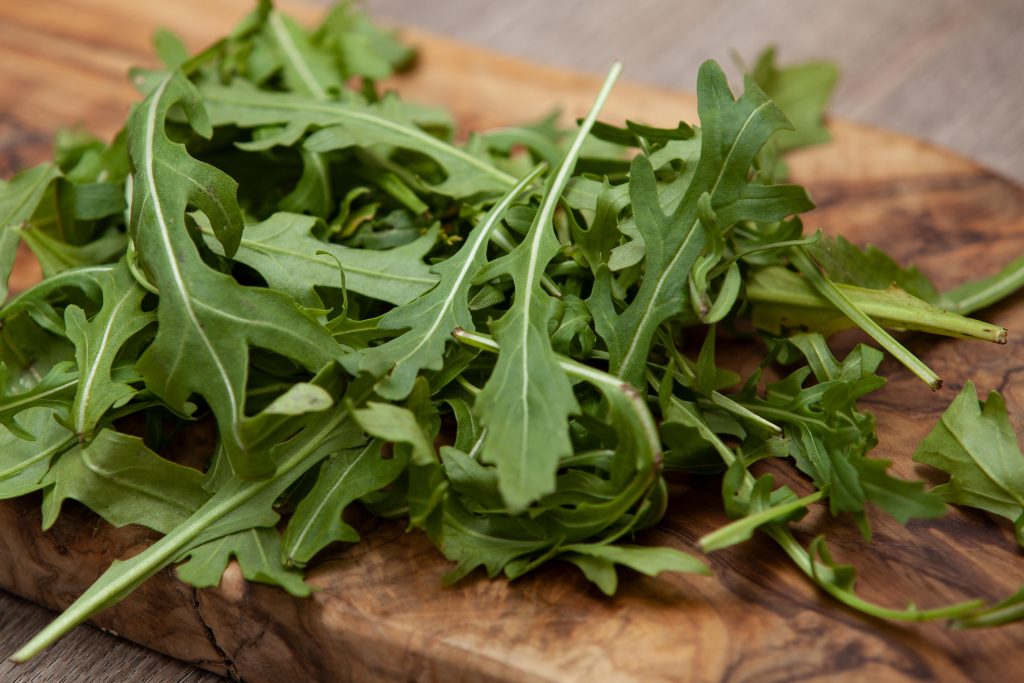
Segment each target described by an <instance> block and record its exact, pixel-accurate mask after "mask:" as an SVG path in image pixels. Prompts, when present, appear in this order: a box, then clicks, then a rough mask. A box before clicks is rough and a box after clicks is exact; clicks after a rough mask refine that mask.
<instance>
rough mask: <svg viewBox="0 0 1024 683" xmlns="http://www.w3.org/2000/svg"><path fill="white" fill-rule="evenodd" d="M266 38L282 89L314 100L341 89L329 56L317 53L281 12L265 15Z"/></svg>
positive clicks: (337, 75) (296, 25)
mask: <svg viewBox="0 0 1024 683" xmlns="http://www.w3.org/2000/svg"><path fill="white" fill-rule="evenodd" d="M264 31H265V34H266V35H267V36H268V38H270V40H271V41H272V42H273V44H274V47H275V49H276V51H277V56H278V59H279V61H280V64H281V69H282V71H283V75H284V82H285V86H286V87H287V88H288V89H289V90H292V91H294V92H296V93H300V94H302V95H307V96H309V97H312V98H314V99H317V100H327V99H329V98H330V96H331V92H332V91H337V90H340V89H341V85H342V84H341V76H340V74H339V73H338V69H337V68H336V67H335V65H334V64H333V63H332V60H331V55H330V54H327V53H325V52H322V51H320V50H318V49H317V48H316V47H315V46H314V45H313V44H312V42H311V41H310V39H309V36H308V35H307V34H306V31H305V30H303V29H302V27H301V26H299V25H298V24H297V23H296V22H295V20H294V19H292V18H291V17H288V16H285V15H284V14H281V13H280V12H276V11H271V12H269V13H268V14H267V19H266V27H265V29H264Z"/></svg>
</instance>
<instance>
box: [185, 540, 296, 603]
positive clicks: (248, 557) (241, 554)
mask: <svg viewBox="0 0 1024 683" xmlns="http://www.w3.org/2000/svg"><path fill="white" fill-rule="evenodd" d="M186 557H187V558H188V561H186V562H184V563H183V564H180V565H178V567H177V573H178V578H179V579H181V580H182V581H184V582H186V583H189V584H192V585H193V586H195V587H196V588H213V587H215V586H218V585H219V584H220V579H221V576H223V574H224V570H225V569H227V566H228V562H230V561H231V558H235V559H236V560H238V565H239V566H240V567H241V569H242V576H244V577H245V578H246V579H248V580H249V581H257V582H259V583H269V584H271V585H273V586H281V587H282V588H284V589H285V590H286V591H288V592H289V593H291V594H292V595H294V596H295V597H298V598H305V597H309V595H310V594H311V593H312V591H311V589H310V587H309V586H308V585H307V584H306V583H305V582H304V581H303V580H302V574H301V573H300V572H297V571H295V570H293V569H289V568H288V567H286V566H285V565H284V564H283V563H282V561H281V534H280V533H278V531H277V530H276V529H267V528H259V529H246V530H245V531H239V532H236V533H234V534H231V535H229V536H224V537H222V538H218V539H217V540H215V541H210V542H208V543H204V544H203V545H200V546H197V547H195V548H192V549H190V550H189V551H188V552H187V553H185V555H183V556H182V558H181V559H185V558H186Z"/></svg>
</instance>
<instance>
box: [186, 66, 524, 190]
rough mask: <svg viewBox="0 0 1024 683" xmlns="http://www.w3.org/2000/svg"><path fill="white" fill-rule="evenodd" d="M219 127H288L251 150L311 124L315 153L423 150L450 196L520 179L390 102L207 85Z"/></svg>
mask: <svg viewBox="0 0 1024 683" xmlns="http://www.w3.org/2000/svg"><path fill="white" fill-rule="evenodd" d="M202 93H203V98H204V102H205V103H206V105H207V107H208V109H209V112H210V118H211V120H212V122H213V124H214V126H224V125H229V124H231V125H236V126H239V127H242V128H253V127H263V126H284V127H285V128H284V129H283V131H282V132H281V133H280V134H279V135H277V136H274V137H271V138H267V139H265V140H262V141H261V142H260V143H259V145H252V144H250V145H247V146H246V148H247V149H261V148H262V149H266V148H269V147H271V146H273V145H275V144H287V145H291V144H293V143H294V142H295V141H296V140H298V139H299V138H300V137H301V136H302V135H303V134H304V133H305V132H306V130H307V129H309V128H320V130H319V131H318V132H317V133H315V134H314V135H313V136H311V137H310V138H309V139H308V140H307V141H306V144H305V147H306V149H308V150H310V151H312V152H321V153H322V152H328V151H332V150H336V149H345V148H348V147H371V146H376V145H389V146H392V147H397V148H399V149H404V150H409V151H412V152H418V153H420V154H424V155H426V156H427V157H429V158H430V159H432V160H433V161H434V162H435V163H437V164H438V166H439V167H440V169H441V171H442V172H443V173H444V176H445V177H444V179H443V180H441V181H440V182H435V183H428V186H429V188H430V189H431V190H432V191H434V192H437V193H439V194H443V195H445V196H449V197H455V198H461V197H470V196H473V195H476V194H490V195H493V194H497V193H500V192H504V191H506V190H508V189H509V188H510V187H512V185H514V184H515V178H513V177H512V176H510V175H508V174H506V173H505V172H503V171H501V170H499V169H497V168H495V167H494V166H493V165H491V164H490V163H488V162H487V161H483V160H481V159H479V158H477V157H475V156H473V155H471V154H469V153H467V152H466V151H464V150H462V149H460V148H458V147H455V146H454V145H451V144H449V143H447V142H445V141H443V140H440V139H438V138H436V137H434V136H432V135H430V134H429V133H427V132H425V131H424V130H422V129H421V128H419V127H417V126H416V125H415V123H413V122H412V121H409V120H408V118H407V115H406V114H404V113H403V112H402V111H401V110H395V108H394V107H388V106H387V105H388V102H387V101H385V102H383V103H381V104H377V105H365V104H355V103H351V104H349V103H341V102H318V101H316V100H313V99H310V98H308V97H302V96H299V95H292V94H277V93H267V92H261V91H258V90H254V89H250V88H245V87H243V86H241V85H235V86H232V87H223V86H213V85H207V86H204V87H203V89H202Z"/></svg>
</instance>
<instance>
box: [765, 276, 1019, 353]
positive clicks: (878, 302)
mask: <svg viewBox="0 0 1024 683" xmlns="http://www.w3.org/2000/svg"><path fill="white" fill-rule="evenodd" d="M832 288H834V290H835V291H837V292H838V293H839V295H841V296H842V297H843V299H844V300H845V301H848V302H849V303H850V305H852V306H853V307H855V308H856V309H857V310H859V311H861V312H863V314H864V315H866V316H867V317H868V318H870V319H871V320H874V321H875V322H876V323H877V324H878V325H881V326H883V327H888V328H891V329H898V330H918V331H921V332H927V333H929V334H938V335H942V336H947V337H959V338H962V339H979V340H982V341H990V342H995V343H1005V342H1006V330H1005V329H1003V328H1002V327H999V326H998V325H993V324H991V323H986V322H984V321H981V320H975V319H973V318H965V317H964V316H962V315H960V314H958V313H952V312H949V311H945V310H942V309H941V308H937V307H936V306H933V305H932V304H929V303H927V302H926V301H922V300H921V299H917V298H915V297H914V296H912V295H910V294H908V293H907V292H905V291H903V290H902V289H899V288H896V287H889V288H887V289H869V288H864V287H857V286H853V285H844V284H833V285H832ZM746 290H747V297H748V298H749V299H750V300H751V301H753V302H754V304H755V306H754V315H753V317H754V323H755V324H756V325H758V326H759V327H761V328H762V329H765V330H768V331H770V332H774V333H778V332H780V331H781V330H783V329H786V328H804V329H808V328H809V329H813V330H816V331H819V332H822V333H823V334H831V333H833V332H837V331H839V330H843V329H847V328H850V327H853V326H855V323H854V322H853V321H852V320H851V319H850V318H848V317H847V316H846V314H845V313H844V312H843V311H841V310H839V309H838V308H837V307H836V305H835V304H834V303H833V302H832V301H831V300H830V299H829V298H828V297H827V296H826V295H825V294H824V293H823V292H822V291H820V290H818V289H817V288H816V287H815V286H814V285H813V284H812V283H811V282H810V281H808V279H807V278H803V277H800V275H798V274H796V273H794V272H792V271H789V270H786V269H784V268H779V267H774V266H772V267H768V268H758V269H756V270H754V271H752V272H751V273H750V275H749V276H748V279H747V282H746Z"/></svg>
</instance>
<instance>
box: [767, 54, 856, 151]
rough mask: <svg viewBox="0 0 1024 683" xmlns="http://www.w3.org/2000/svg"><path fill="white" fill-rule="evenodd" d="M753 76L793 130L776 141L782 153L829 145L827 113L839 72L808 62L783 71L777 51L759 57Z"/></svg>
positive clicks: (780, 133) (780, 134) (822, 63)
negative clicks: (826, 109) (827, 143)
mask: <svg viewBox="0 0 1024 683" xmlns="http://www.w3.org/2000/svg"><path fill="white" fill-rule="evenodd" d="M750 76H751V77H752V78H753V79H754V81H756V82H757V84H758V86H760V87H761V89H762V90H764V92H765V93H766V94H767V95H768V97H770V98H772V101H774V102H775V104H776V105H778V107H779V109H781V110H782V112H783V113H784V114H785V115H786V118H787V119H789V121H790V122H791V123H792V124H793V130H787V131H779V132H778V133H776V134H775V137H774V138H773V139H772V141H773V144H775V145H777V146H778V151H779V152H786V151H788V150H791V149H799V148H801V147H807V146H810V145H817V144H821V143H823V142H828V141H829V140H830V139H831V138H832V136H831V135H830V134H829V132H828V128H826V127H825V122H824V112H825V108H826V107H827V106H828V100H829V98H830V97H831V95H832V91H833V90H834V89H835V86H836V82H837V81H838V80H839V70H838V68H836V65H835V64H831V63H829V62H804V63H802V64H794V65H791V66H786V67H782V68H780V67H779V66H778V65H777V64H776V63H775V48H774V47H769V48H767V49H766V50H764V51H763V52H762V53H761V54H760V55H758V58H757V61H756V62H755V63H754V68H753V69H751V70H750Z"/></svg>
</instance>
